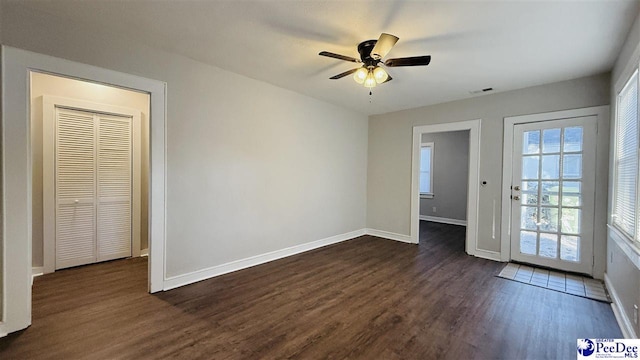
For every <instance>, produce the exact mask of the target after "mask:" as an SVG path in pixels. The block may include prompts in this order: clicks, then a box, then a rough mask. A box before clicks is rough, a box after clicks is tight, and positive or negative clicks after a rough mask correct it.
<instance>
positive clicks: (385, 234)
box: [365, 228, 418, 244]
mask: <svg viewBox="0 0 640 360" xmlns="http://www.w3.org/2000/svg"><path fill="white" fill-rule="evenodd" d="M365 231H366V234H367V235H371V236H375V237H379V238H383V239H387V240H395V241H400V242H404V243H409V244H417V243H418V242H417V241H413V239H412V238H411V236H409V235H403V234H398V233H394V232H390V231H384V230H376V229H370V228H367V229H365Z"/></svg>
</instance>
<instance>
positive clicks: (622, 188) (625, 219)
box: [612, 70, 640, 241]
mask: <svg viewBox="0 0 640 360" xmlns="http://www.w3.org/2000/svg"><path fill="white" fill-rule="evenodd" d="M613 171H614V179H613V181H614V184H613V186H614V190H613V216H612V223H613V226H614V227H616V228H617V229H618V230H620V231H621V232H622V233H624V234H625V235H627V236H628V237H629V239H632V240H634V241H638V240H640V227H639V226H638V215H640V214H638V213H637V211H636V209H638V205H639V204H638V70H636V71H635V72H634V73H633V75H632V76H631V78H630V79H629V81H627V83H626V84H625V86H624V88H622V90H621V91H620V93H618V96H617V104H616V128H615V156H614V169H613Z"/></svg>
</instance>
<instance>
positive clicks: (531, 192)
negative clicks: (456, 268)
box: [501, 106, 608, 278]
mask: <svg viewBox="0 0 640 360" xmlns="http://www.w3.org/2000/svg"><path fill="white" fill-rule="evenodd" d="M607 121H608V107H607V106H599V107H592V108H583V109H573V110H563V111H556V112H549V113H540V114H532V115H522V116H514V117H507V118H505V123H504V131H505V134H504V149H503V175H502V183H503V192H502V204H503V206H502V219H503V221H502V230H501V238H502V245H501V249H502V251H501V252H502V260H503V261H518V262H521V263H527V264H532V265H534V266H539V267H543V268H549V269H555V270H562V271H568V272H573V273H580V274H586V275H589V276H594V277H597V278H600V277H601V276H602V272H603V271H604V264H606V243H605V241H604V240H603V239H606V236H604V233H605V228H604V222H603V221H599V219H603V218H605V217H606V215H605V212H606V207H598V206H596V203H597V201H598V197H599V196H600V195H599V194H602V193H604V192H606V191H605V190H606V185H605V184H606V180H607V177H606V176H607V175H606V174H605V173H602V172H598V171H597V169H598V168H601V167H602V166H603V164H602V162H603V161H606V156H607V154H606V153H607V150H608V149H607V147H606V145H607V143H606V141H607V136H608V132H598V124H608V123H607ZM603 145H605V146H603ZM600 234H603V235H600Z"/></svg>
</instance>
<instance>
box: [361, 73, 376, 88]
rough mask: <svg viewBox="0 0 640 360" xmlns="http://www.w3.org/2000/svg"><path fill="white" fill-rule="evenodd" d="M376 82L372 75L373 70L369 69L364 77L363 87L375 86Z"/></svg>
mask: <svg viewBox="0 0 640 360" xmlns="http://www.w3.org/2000/svg"><path fill="white" fill-rule="evenodd" d="M376 85H377V82H376V78H375V76H374V75H373V71H372V70H369V73H368V74H367V78H366V79H364V87H367V88H369V89H371V88H373V87H376Z"/></svg>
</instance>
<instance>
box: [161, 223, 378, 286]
mask: <svg viewBox="0 0 640 360" xmlns="http://www.w3.org/2000/svg"><path fill="white" fill-rule="evenodd" d="M363 235H366V231H365V229H360V230H355V231H351V232H348V233H344V234H339V235H335V236H331V237H328V238H324V239H320V240H316V241H312V242H308V243H305V244H300V245H295V246H291V247H288V248H284V249H280V250H275V251H271V252H268V253H265V254H260V255H256V256H251V257H248V258H244V259H239V260H235V261H231V262H228V263H225V264H221V265H217V266H213V267H210V268H206V269H202V270H197V271H193V272H190V273H187V274H183V275H178V276H173V277H170V278H167V279H166V280H165V288H164V290H171V289H175V288H177V287H180V286H184V285H188V284H192V283H195V282H198V281H202V280H206V279H210V278H213V277H216V276H220V275H224V274H228V273H230V272H234V271H238V270H242V269H246V268H249V267H252V266H256V265H260V264H264V263H268V262H270V261H274V260H278V259H282V258H285V257H288V256H292V255H296V254H300V253H303V252H306V251H310V250H314V249H318V248H321V247H324V246H327V245H333V244H337V243H340V242H343V241H347V240H351V239H354V238H357V237H359V236H363Z"/></svg>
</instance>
